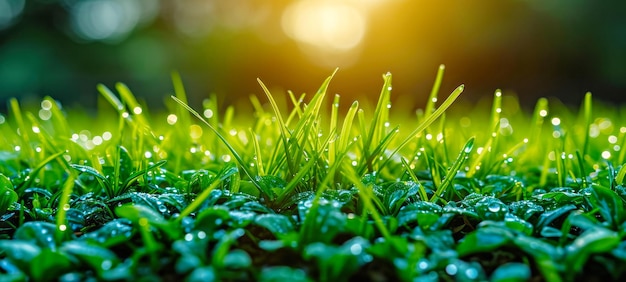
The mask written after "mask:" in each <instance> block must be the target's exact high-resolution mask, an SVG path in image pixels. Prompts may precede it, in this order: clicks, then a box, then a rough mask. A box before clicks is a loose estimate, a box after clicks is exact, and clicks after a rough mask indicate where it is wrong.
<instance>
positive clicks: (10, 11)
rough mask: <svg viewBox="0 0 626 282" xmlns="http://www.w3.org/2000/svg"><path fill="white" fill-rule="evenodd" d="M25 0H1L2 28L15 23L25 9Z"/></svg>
mask: <svg viewBox="0 0 626 282" xmlns="http://www.w3.org/2000/svg"><path fill="white" fill-rule="evenodd" d="M24 2H25V0H0V30H2V29H5V28H7V27H9V26H10V25H11V24H13V23H14V22H15V21H16V20H17V18H18V17H19V16H20V14H21V13H22V11H23V10H24V4H25V3H24Z"/></svg>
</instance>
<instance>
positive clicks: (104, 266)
mask: <svg viewBox="0 0 626 282" xmlns="http://www.w3.org/2000/svg"><path fill="white" fill-rule="evenodd" d="M59 250H60V251H61V252H64V253H68V254H70V255H72V256H75V257H77V258H79V259H80V260H81V261H82V262H84V263H86V264H87V265H89V266H90V267H91V269H92V270H94V271H96V273H98V276H99V277H100V278H102V275H103V273H104V272H106V271H109V270H110V269H111V268H113V267H114V266H116V265H117V264H118V263H119V262H120V261H119V259H118V257H117V255H115V253H113V252H112V251H111V250H109V249H106V248H104V247H102V246H97V245H94V244H91V243H88V242H86V241H69V242H65V243H64V244H63V246H61V248H60V249H59Z"/></svg>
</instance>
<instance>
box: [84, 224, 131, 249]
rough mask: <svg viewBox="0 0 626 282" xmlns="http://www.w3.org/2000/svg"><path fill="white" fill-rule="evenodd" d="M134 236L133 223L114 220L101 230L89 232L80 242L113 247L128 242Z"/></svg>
mask: <svg viewBox="0 0 626 282" xmlns="http://www.w3.org/2000/svg"><path fill="white" fill-rule="evenodd" d="M132 234H133V228H132V222H131V221H129V220H127V219H114V220H111V221H109V222H107V223H106V224H105V225H103V226H102V227H100V228H99V229H97V230H95V231H92V232H89V233H87V234H85V235H83V236H82V237H80V240H87V241H92V242H94V243H97V244H98V245H99V246H103V247H112V246H116V245H118V244H120V243H124V242H127V241H128V240H129V239H130V237H131V236H132Z"/></svg>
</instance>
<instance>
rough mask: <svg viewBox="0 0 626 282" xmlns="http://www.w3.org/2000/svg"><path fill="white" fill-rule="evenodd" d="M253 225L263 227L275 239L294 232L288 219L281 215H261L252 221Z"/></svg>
mask: <svg viewBox="0 0 626 282" xmlns="http://www.w3.org/2000/svg"><path fill="white" fill-rule="evenodd" d="M254 224H256V225H259V226H262V227H265V228H266V229H267V230H269V231H270V232H272V234H274V235H275V236H276V237H278V238H280V237H281V235H283V234H286V233H289V232H291V231H294V227H293V224H292V223H291V221H290V220H289V218H288V217H286V216H284V215H281V214H262V215H259V216H257V217H256V218H255V219H254Z"/></svg>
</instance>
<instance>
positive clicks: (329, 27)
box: [282, 0, 367, 53]
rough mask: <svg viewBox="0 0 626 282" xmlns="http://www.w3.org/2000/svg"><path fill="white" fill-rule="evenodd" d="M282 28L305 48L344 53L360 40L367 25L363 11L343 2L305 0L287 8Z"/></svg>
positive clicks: (354, 46) (355, 45)
mask: <svg viewBox="0 0 626 282" xmlns="http://www.w3.org/2000/svg"><path fill="white" fill-rule="evenodd" d="M282 27H283V30H284V31H285V32H286V33H287V35H288V36H289V37H291V38H293V39H295V40H296V41H298V43H301V44H303V45H304V46H303V47H304V48H309V47H312V48H314V49H316V50H317V51H320V52H329V53H335V52H338V53H343V52H348V51H350V50H352V49H354V48H356V47H357V46H358V45H359V44H360V43H361V41H362V40H363V36H364V34H365V30H366V27H367V26H366V16H365V15H364V13H363V11H362V10H360V9H358V7H354V6H352V5H349V4H348V3H347V2H346V1H331V0H321V1H320V0H304V1H296V2H294V3H292V4H291V5H289V7H287V9H286V10H285V12H284V14H283V17H282Z"/></svg>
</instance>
